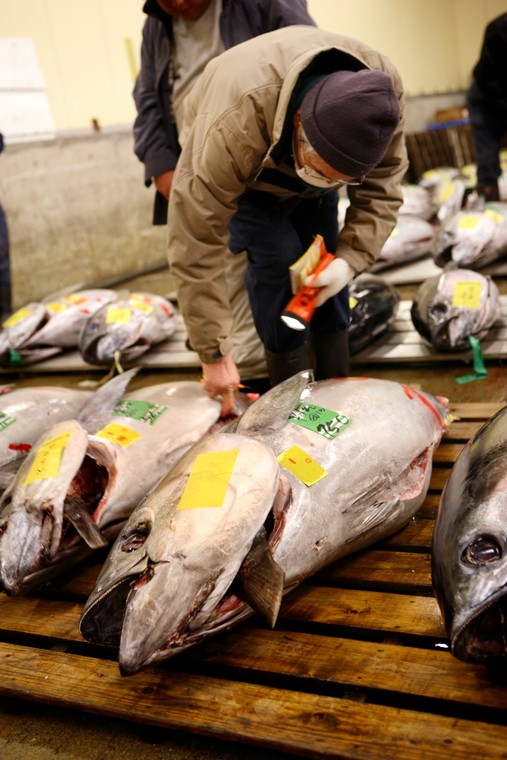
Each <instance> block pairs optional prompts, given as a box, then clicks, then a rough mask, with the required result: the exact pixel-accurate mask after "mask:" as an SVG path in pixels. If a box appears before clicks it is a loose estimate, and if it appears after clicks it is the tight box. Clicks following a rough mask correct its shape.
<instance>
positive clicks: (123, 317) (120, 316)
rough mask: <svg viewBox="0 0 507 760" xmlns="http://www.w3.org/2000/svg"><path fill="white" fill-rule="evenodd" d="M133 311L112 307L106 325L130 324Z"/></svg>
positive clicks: (108, 312)
mask: <svg viewBox="0 0 507 760" xmlns="http://www.w3.org/2000/svg"><path fill="white" fill-rule="evenodd" d="M130 316H131V311H130V309H127V308H120V307H119V306H110V307H109V309H108V310H107V316H106V324H107V325H112V324H116V323H122V324H128V323H129V322H130Z"/></svg>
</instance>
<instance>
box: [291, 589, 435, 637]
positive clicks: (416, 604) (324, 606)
mask: <svg viewBox="0 0 507 760" xmlns="http://www.w3.org/2000/svg"><path fill="white" fill-rule="evenodd" d="M290 622H298V623H306V625H307V626H308V627H309V626H310V625H311V624H312V623H319V624H321V625H329V626H339V627H346V628H350V629H355V628H360V629H365V630H369V631H376V632H378V631H386V632H387V631H389V632H391V633H405V634H413V635H417V636H432V637H435V638H439V639H443V640H445V637H446V634H445V629H444V625H443V622H442V618H441V615H440V611H439V609H438V605H437V603H436V601H435V599H434V598H433V597H425V596H410V595H406V594H393V593H387V592H382V591H366V590H364V589H360V590H358V589H346V588H338V589H335V588H324V587H320V586H306V585H305V586H302V587H300V588H297V589H294V591H293V592H292V593H291V594H289V595H288V596H287V597H286V598H285V599H284V601H283V604H282V608H281V610H280V626H281V627H282V628H283V627H284V625H285V624H287V623H290Z"/></svg>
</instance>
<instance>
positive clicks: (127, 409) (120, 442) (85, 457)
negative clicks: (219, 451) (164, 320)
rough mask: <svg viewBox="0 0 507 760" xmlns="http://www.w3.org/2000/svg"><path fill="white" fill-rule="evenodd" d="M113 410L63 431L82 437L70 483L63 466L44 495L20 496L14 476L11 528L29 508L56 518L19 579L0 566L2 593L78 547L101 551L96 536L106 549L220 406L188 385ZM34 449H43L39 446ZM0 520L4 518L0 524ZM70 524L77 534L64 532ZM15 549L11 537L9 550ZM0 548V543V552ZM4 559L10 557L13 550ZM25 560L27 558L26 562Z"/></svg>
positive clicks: (142, 395) (163, 387) (34, 488)
mask: <svg viewBox="0 0 507 760" xmlns="http://www.w3.org/2000/svg"><path fill="white" fill-rule="evenodd" d="M132 371H133V370H129V372H132ZM125 374H127V373H125ZM113 406H114V408H110V409H109V410H107V413H105V414H103V415H102V416H99V415H97V414H93V415H90V412H88V415H87V417H86V419H84V420H82V421H81V424H79V423H78V422H77V421H76V422H75V424H74V425H72V426H71V427H69V429H70V430H72V435H73V436H74V435H76V436H77V433H76V432H75V430H76V425H79V428H80V430H82V431H83V434H84V435H85V437H86V447H85V449H84V451H81V450H79V451H78V450H77V449H76V448H74V449H72V450H71V453H72V462H73V471H72V474H71V476H70V477H69V476H68V471H67V470H65V469H64V467H63V460H62V467H61V469H60V470H59V471H58V473H57V474H55V477H54V478H52V479H49V480H46V481H44V488H42V487H41V486H42V483H41V482H37V481H36V482H33V483H31V484H30V486H29V489H28V490H27V489H26V488H25V486H24V477H26V476H25V475H24V474H21V473H20V475H19V478H18V479H17V480H16V481H15V488H14V493H13V496H12V501H15V502H16V504H18V503H19V505H20V507H19V511H20V513H21V516H20V517H18V518H16V519H17V522H22V521H23V516H22V512H23V505H24V506H25V508H26V510H27V511H28V512H30V511H31V506H29V505H33V504H36V509H37V508H38V509H39V510H41V511H43V512H47V511H48V508H49V506H48V505H51V510H52V511H53V512H54V513H56V514H57V515H58V517H57V518H55V519H54V521H53V526H54V527H53V535H52V537H51V551H44V552H41V544H38V543H37V542H36V541H35V540H34V542H33V545H32V546H31V560H30V567H29V571H28V570H27V566H28V559H26V560H25V564H24V565H23V566H21V567H20V568H19V571H18V572H15V571H14V570H13V567H12V565H13V563H14V562H15V560H11V565H10V566H9V574H8V575H7V571H5V572H4V563H3V562H1V561H0V577H1V578H2V582H3V584H4V587H5V590H7V591H8V593H11V594H14V593H17V592H18V591H19V590H20V589H21V587H22V586H23V583H24V582H25V578H26V576H27V575H28V573H30V574H33V573H36V572H38V571H40V570H41V569H42V568H43V567H47V566H49V565H53V566H56V565H57V564H58V563H60V562H62V561H63V559H66V558H68V557H69V555H70V554H76V555H77V554H78V553H79V552H80V550H81V549H82V548H83V543H84V542H87V543H88V544H89V546H90V549H91V550H94V549H96V548H98V547H99V546H100V545H101V541H100V538H101V536H102V537H103V539H104V540H103V541H102V544H104V543H108V542H111V541H112V540H113V539H114V538H115V537H116V535H117V533H118V531H119V530H120V528H121V525H122V524H123V523H124V522H125V520H126V519H127V517H128V516H129V515H130V513H131V512H132V510H133V508H134V507H136V506H137V504H138V503H139V502H140V501H141V500H142V498H143V497H144V496H145V495H146V493H147V492H148V491H149V490H150V489H151V488H152V487H153V486H154V485H155V484H156V483H157V481H158V480H159V479H160V478H161V477H162V475H163V474H164V473H165V472H166V471H167V470H168V469H170V467H171V466H172V465H173V464H174V463H175V462H176V461H177V460H178V459H179V457H180V456H181V455H182V454H183V453H184V452H185V451H186V450H187V449H188V448H189V447H190V446H191V445H192V444H194V443H195V442H196V441H198V440H200V439H201V438H202V437H203V436H204V435H205V434H207V433H208V432H209V431H210V429H213V426H214V425H217V427H220V425H222V424H223V423H222V422H221V421H220V403H219V401H218V400H216V399H210V398H209V397H208V395H207V394H206V393H205V392H204V391H203V390H202V388H201V387H200V385H199V383H196V382H192V381H179V382H172V383H171V382H170V383H161V384H158V385H153V386H147V387H145V388H140V389H138V390H137V391H135V392H132V393H129V394H126V395H124V396H123V398H122V399H121V400H120V401H119V402H118V403H116V402H115V404H114V405H113ZM92 420H93V423H92ZM64 427H65V426H63V428H62V430H63V429H64ZM53 432H54V431H53ZM54 435H55V436H56V435H57V433H54ZM41 444H42V448H43V447H44V441H41ZM68 445H70V441H69V444H68ZM69 456H70V454H69ZM29 464H30V463H27V468H29ZM27 468H25V471H24V472H26V471H27ZM51 494H52V496H51ZM76 501H77V503H78V505H79V509H78V513H77V519H78V520H79V522H77V523H76V522H75V519H76V515H75V513H74V511H73V510H74V505H75V503H76ZM83 509H84V510H86V512H85V514H83ZM9 510H10V507H6V515H7V518H8V519H7V526H6V529H5V532H6V533H8V532H9V530H10V529H11V526H10V511H9ZM2 515H3V511H2V512H0V524H1V517H2ZM64 518H66V519H64ZM26 519H29V518H28V517H27V518H26ZM83 520H84V523H83ZM69 522H70V523H72V524H73V525H74V528H75V529H76V530H69ZM18 530H19V528H17V531H18ZM15 542H16V537H15V536H14V537H13V538H12V543H13V544H15ZM1 544H2V540H0V547H1ZM6 551H7V550H6ZM9 552H10V553H12V554H15V552H14V551H13V549H12V547H10V548H9ZM28 554H29V552H28V550H26V551H25V552H24V555H25V557H26V556H27V555H28Z"/></svg>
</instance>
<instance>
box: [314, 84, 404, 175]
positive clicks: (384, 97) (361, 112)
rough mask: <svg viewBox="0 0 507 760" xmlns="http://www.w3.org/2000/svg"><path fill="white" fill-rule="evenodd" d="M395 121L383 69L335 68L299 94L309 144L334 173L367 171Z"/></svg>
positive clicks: (395, 104) (394, 105) (394, 106)
mask: <svg viewBox="0 0 507 760" xmlns="http://www.w3.org/2000/svg"><path fill="white" fill-rule="evenodd" d="M399 120H400V108H399V105H398V98H397V97H396V93H395V91H394V88H393V84H392V82H391V78H390V77H389V76H388V75H387V74H384V72H383V71H371V70H370V69H361V70H360V71H335V72H334V73H333V74H329V76H326V77H324V79H321V81H320V82H319V83H318V84H317V85H315V87H313V88H312V89H311V90H310V91H309V92H308V93H307V94H306V95H305V96H304V98H303V101H302V103H301V122H302V124H303V129H304V130H305V134H306V136H307V137H308V140H309V141H310V144H311V146H312V147H313V148H314V150H315V151H316V152H317V153H318V154H319V156H320V157H321V158H323V159H324V161H325V162H326V163H327V164H329V166H331V167H332V168H333V169H334V170H335V171H338V172H341V173H342V174H345V175H347V176H349V177H361V176H362V175H363V174H368V172H369V171H371V169H373V168H374V167H375V166H377V164H379V163H380V161H381V160H382V157H383V155H384V153H385V152H386V150H387V148H388V147H389V143H390V142H391V138H392V136H393V132H394V130H395V128H396V126H397V124H398V122H399Z"/></svg>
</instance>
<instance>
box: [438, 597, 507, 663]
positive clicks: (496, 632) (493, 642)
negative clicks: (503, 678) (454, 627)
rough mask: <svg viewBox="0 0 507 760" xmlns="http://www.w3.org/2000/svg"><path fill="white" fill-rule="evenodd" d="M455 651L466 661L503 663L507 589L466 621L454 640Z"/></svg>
mask: <svg viewBox="0 0 507 760" xmlns="http://www.w3.org/2000/svg"><path fill="white" fill-rule="evenodd" d="M451 652H452V654H453V655H454V656H455V657H457V658H458V659H459V660H463V661H465V662H483V663H484V662H499V661H504V662H505V660H506V659H507V590H506V587H505V586H504V587H503V588H502V589H501V592H500V594H495V597H494V598H493V599H490V600H489V601H488V602H487V603H486V604H485V605H483V606H482V607H481V608H480V609H479V611H478V612H477V613H476V614H475V615H474V616H473V617H472V618H471V619H469V620H468V621H466V622H465V623H464V624H463V625H462V626H461V628H460V629H459V630H458V631H457V633H456V634H455V635H454V636H453V638H452V641H451Z"/></svg>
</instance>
